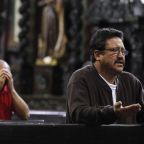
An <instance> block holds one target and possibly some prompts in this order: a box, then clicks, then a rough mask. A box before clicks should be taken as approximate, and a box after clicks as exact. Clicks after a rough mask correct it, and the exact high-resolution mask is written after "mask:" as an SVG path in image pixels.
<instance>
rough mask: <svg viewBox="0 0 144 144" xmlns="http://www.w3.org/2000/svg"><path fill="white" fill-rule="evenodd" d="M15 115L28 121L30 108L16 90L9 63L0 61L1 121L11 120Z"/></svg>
mask: <svg viewBox="0 0 144 144" xmlns="http://www.w3.org/2000/svg"><path fill="white" fill-rule="evenodd" d="M13 113H16V114H17V116H18V117H19V118H20V119H22V120H27V119H28V118H29V107H28V105H27V104H26V102H25V101H24V100H23V99H22V98H21V97H20V96H19V95H18V93H17V92H16V90H15V87H14V83H13V76H12V73H11V70H10V67H9V65H8V63H7V62H5V61H4V60H1V59H0V120H11V119H12V115H13Z"/></svg>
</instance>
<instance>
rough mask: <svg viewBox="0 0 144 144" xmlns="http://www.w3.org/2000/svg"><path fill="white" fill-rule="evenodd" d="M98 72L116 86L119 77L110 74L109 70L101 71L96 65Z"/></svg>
mask: <svg viewBox="0 0 144 144" xmlns="http://www.w3.org/2000/svg"><path fill="white" fill-rule="evenodd" d="M94 66H95V68H96V70H97V71H98V73H99V74H100V75H101V76H102V77H103V78H104V79H105V80H106V81H108V82H109V83H111V84H116V78H117V75H114V74H112V73H109V72H108V70H103V69H101V68H100V67H99V66H98V65H96V64H94Z"/></svg>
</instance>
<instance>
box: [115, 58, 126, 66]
mask: <svg viewBox="0 0 144 144" xmlns="http://www.w3.org/2000/svg"><path fill="white" fill-rule="evenodd" d="M115 63H120V64H123V65H125V60H123V59H117V60H116V61H115Z"/></svg>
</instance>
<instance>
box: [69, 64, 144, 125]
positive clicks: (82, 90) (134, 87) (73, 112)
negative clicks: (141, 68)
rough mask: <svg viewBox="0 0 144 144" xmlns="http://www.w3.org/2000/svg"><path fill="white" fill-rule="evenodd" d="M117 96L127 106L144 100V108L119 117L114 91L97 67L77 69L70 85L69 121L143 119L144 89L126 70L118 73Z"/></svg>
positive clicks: (103, 122)
mask: <svg viewBox="0 0 144 144" xmlns="http://www.w3.org/2000/svg"><path fill="white" fill-rule="evenodd" d="M116 96H117V98H116V99H117V101H119V100H120V101H122V104H123V106H127V105H130V104H135V103H140V104H141V106H142V110H141V111H140V112H138V113H137V115H136V116H133V117H128V118H127V119H124V120H121V119H118V118H117V117H116V115H115V112H114V110H113V106H112V105H113V101H112V91H111V89H110V87H109V86H108V85H107V83H106V82H105V81H104V80H103V79H102V78H101V77H100V76H99V74H98V72H97V71H96V69H95V67H94V66H93V65H89V66H86V67H83V68H81V69H79V70H77V71H75V72H74V73H73V74H72V76H71V78H70V80H69V83H68V86H67V114H66V121H67V123H84V124H92V125H93V124H94V125H100V124H112V123H123V124H135V123H138V122H143V119H144V116H143V107H144V106H143V98H144V90H143V88H142V84H141V83H140V81H139V80H138V79H137V78H136V77H135V76H134V75H133V74H131V73H128V72H124V71H123V72H122V73H121V74H119V75H118V77H117V89H116Z"/></svg>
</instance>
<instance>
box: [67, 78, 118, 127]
mask: <svg viewBox="0 0 144 144" xmlns="http://www.w3.org/2000/svg"><path fill="white" fill-rule="evenodd" d="M89 97H90V96H89V91H88V88H87V85H86V82H85V81H84V80H82V79H81V80H79V81H76V82H72V83H70V84H69V85H68V88H67V98H68V100H67V101H68V103H67V104H68V109H69V117H70V119H71V122H72V123H79V124H80V123H83V124H88V125H101V124H112V123H114V122H115V121H116V120H117V117H116V115H115V112H114V110H113V107H112V106H111V105H106V106H99V107H96V106H92V105H91V102H90V98H89Z"/></svg>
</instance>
